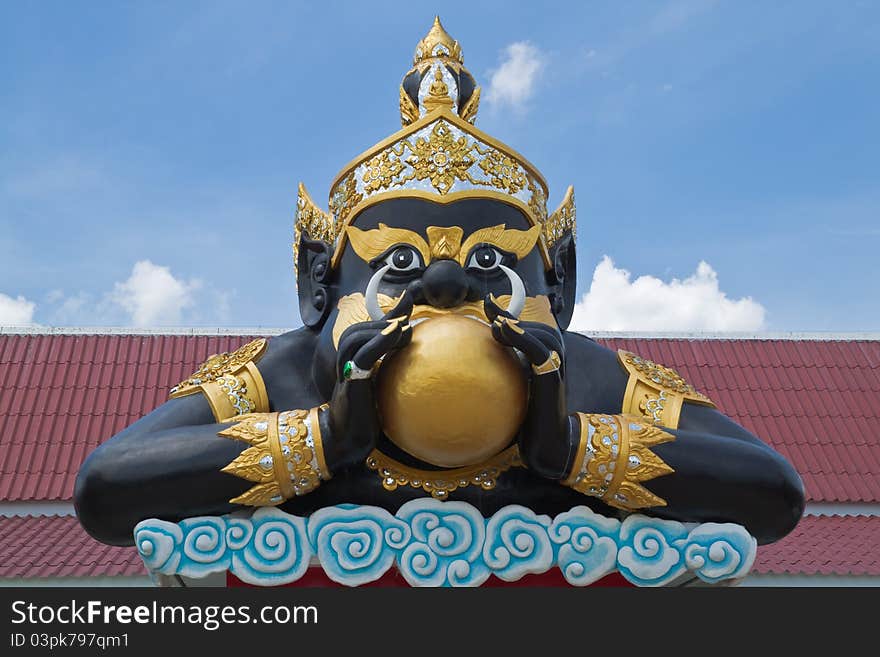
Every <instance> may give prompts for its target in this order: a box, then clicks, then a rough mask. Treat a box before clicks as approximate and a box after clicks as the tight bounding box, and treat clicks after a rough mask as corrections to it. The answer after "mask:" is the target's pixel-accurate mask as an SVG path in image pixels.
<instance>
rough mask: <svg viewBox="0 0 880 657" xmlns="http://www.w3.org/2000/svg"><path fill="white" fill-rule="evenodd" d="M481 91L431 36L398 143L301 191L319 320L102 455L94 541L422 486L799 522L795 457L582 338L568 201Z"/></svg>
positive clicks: (373, 501)
mask: <svg viewBox="0 0 880 657" xmlns="http://www.w3.org/2000/svg"><path fill="white" fill-rule="evenodd" d="M479 91H480V90H479V87H477V86H476V84H475V83H474V81H473V78H472V77H471V76H470V74H469V73H468V72H467V70H466V69H465V68H464V67H463V65H462V60H461V53H460V49H459V47H458V43H457V42H455V41H453V40H452V39H451V38H450V37H449V36H448V35H447V34H446V33H445V31H443V29H442V27H440V25H439V22H437V23H435V26H434V27H433V28H432V30H431V32H430V33H429V34H428V36H427V37H426V38H425V39H424V40H423V41H422V42H420V44H419V49H418V50H417V53H416V60H415V65H414V67H413V69H412V70H411V71H410V72H409V73H408V74H407V76H406V77H405V78H404V83H403V84H402V85H401V92H400V94H401V95H400V101H401V102H400V106H401V116H402V120H403V123H404V128H403V130H401V131H400V132H398V133H396V134H395V135H393V136H392V137H390V138H389V139H387V140H385V141H384V142H382V143H380V144H378V145H377V146H376V147H374V148H373V149H371V150H370V151H368V152H367V153H365V154H364V155H362V156H361V157H359V158H358V159H357V160H356V161H355V162H354V163H352V164H351V165H350V166H348V167H347V168H346V169H344V170H343V172H342V173H341V174H340V176H339V177H338V178H337V180H336V181H335V182H334V184H333V186H332V192H331V204H330V205H331V213H325V212H323V211H321V210H320V209H318V208H317V207H316V206H315V204H314V203H313V202H312V201H311V199H310V198H309V196H308V194H307V193H306V192H305V190H304V189H303V188H300V197H299V207H298V213H297V236H296V242H295V245H294V247H295V248H294V250H295V259H296V265H297V283H298V287H299V305H300V313H301V316H302V319H303V322H304V324H305V326H304V327H302V328H300V329H297V330H294V331H291V332H289V333H286V334H284V335H281V336H278V337H275V338H272V339H270V340H268V341H266V340H257V341H255V342H252V343H250V344H248V345H244V346H243V347H242V348H241V349H240V350H238V351H237V352H235V353H233V354H223V355H220V356H216V357H212V359H210V360H209V361H208V362H207V363H206V364H205V365H204V366H203V367H202V368H201V369H200V370H199V372H197V373H196V374H194V375H193V377H191V378H190V379H188V380H187V381H184V382H183V383H182V384H181V385H180V386H178V388H176V389H175V390H174V391H173V392H172V398H171V399H170V400H169V401H168V402H166V403H165V404H163V405H162V406H161V407H159V408H158V409H156V410H155V411H153V412H152V413H150V414H148V415H147V416H146V417H144V418H142V419H141V420H139V421H137V422H136V423H134V424H132V425H131V426H129V427H127V428H126V429H124V430H123V431H121V432H120V433H119V434H117V435H116V436H114V437H113V438H112V439H110V440H109V441H107V442H106V443H105V444H103V445H101V446H100V447H99V448H98V449H97V450H95V452H94V453H93V454H92V455H91V456H90V457H89V458H88V460H87V461H86V462H85V463H84V464H83V466H82V469H81V471H80V473H79V477H78V479H77V485H76V491H75V504H76V510H77V515H78V516H79V519H80V521H81V523H82V524H83V526H84V527H85V528H86V530H87V531H88V532H89V533H90V534H91V535H92V536H94V537H95V538H97V539H98V540H100V541H103V542H105V543H111V544H116V545H130V544H131V543H132V540H133V537H132V530H133V528H134V526H135V524H136V523H138V522H139V521H140V520H143V519H146V518H161V519H165V520H179V519H182V518H185V517H189V516H197V515H217V514H224V513H228V512H231V511H234V510H236V509H241V508H242V505H246V506H262V505H280V508H281V509H283V510H285V511H288V512H290V513H293V514H297V515H308V514H309V513H311V512H313V511H314V510H316V509H319V508H322V507H326V506H330V505H335V504H340V503H358V504H368V505H374V506H379V507H384V508H386V509H388V510H389V511H391V512H394V511H395V510H396V509H397V508H398V507H399V506H400V505H401V504H403V503H404V502H406V501H408V500H411V499H414V498H417V497H423V496H426V495H433V496H434V497H436V498H438V499H442V500H445V499H449V500H462V501H466V502H469V503H470V504H472V505H474V506H475V507H477V508H478V509H479V510H480V511H481V512H483V514H484V515H486V516H487V517H488V515H489V514H491V513H493V512H494V511H495V510H497V509H498V508H500V507H502V506H504V505H508V504H522V505H524V506H527V507H529V508H530V509H532V510H534V511H535V512H536V513H546V514H556V513H559V512H562V511H565V510H567V509H569V508H571V507H573V506H576V505H579V504H586V505H588V506H590V507H591V508H593V509H594V510H595V511H597V512H599V513H602V514H605V515H610V516H615V517H616V516H617V515H618V514H619V513H628V512H631V511H636V510H637V511H638V512H640V513H644V514H647V515H652V516H656V517H659V518H667V519H674V520H680V521H690V522H706V521H717V522H734V523H738V524H741V525H743V526H744V527H746V529H747V530H748V531H749V532H750V533H751V534H752V535H753V536H754V537H756V539H757V540H758V542H759V543H767V542H771V541H775V540H778V539H779V538H781V537H782V536H784V535H785V534H786V533H788V532H789V531H791V530H792V528H793V527H794V526H795V524H796V523H797V522H798V520H799V519H800V517H801V514H802V512H803V508H804V492H803V487H802V484H801V481H800V479H799V477H798V475H797V473H796V472H795V471H794V469H793V468H792V466H791V465H790V464H789V463H788V462H787V461H786V460H785V459H784V458H783V457H781V456H780V455H779V454H778V453H777V452H775V451H774V450H773V449H771V448H770V447H769V446H768V445H767V444H765V443H764V442H762V441H761V440H760V439H759V438H757V437H756V436H754V435H752V434H751V433H749V432H748V431H746V430H745V429H744V428H742V427H741V426H739V425H738V424H736V423H735V422H733V421H732V420H731V419H729V418H728V417H726V416H724V415H723V414H721V413H720V412H718V411H717V410H716V409H715V408H714V406H713V405H712V403H711V401H709V400H708V399H706V398H705V397H703V396H702V395H701V394H700V393H698V392H697V391H696V390H694V389H693V388H692V387H691V386H689V385H688V384H687V383H686V382H684V381H683V380H682V379H681V377H679V376H678V375H677V374H676V373H675V372H674V371H672V370H669V369H667V368H664V367H662V366H659V365H656V364H654V363H651V362H650V361H646V360H643V359H640V358H639V357H638V356H636V355H634V354H629V353H626V352H620V353H615V352H613V351H611V350H609V349H606V348H604V347H602V346H600V345H598V344H597V343H596V342H594V341H593V340H591V339H589V338H588V337H585V336H583V335H580V334H577V333H571V332H568V331H566V328H567V326H568V323H569V320H570V318H571V314H572V310H573V305H574V302H575V281H576V259H575V246H574V199H573V195H572V194H571V191H569V193H568V194H567V195H566V198H565V201H564V202H563V204H562V205H561V206H560V208H559V209H558V210H557V211H556V212H554V213H552V214H550V215H549V216H548V214H547V211H546V207H545V203H546V201H545V199H546V185H545V184H544V182H543V179H542V178H541V177H540V174H538V173H537V171H535V170H534V168H533V167H532V165H530V164H529V163H528V162H527V161H526V160H524V159H523V158H522V157H521V156H519V155H518V154H517V153H515V152H514V151H512V150H511V149H509V148H508V147H506V146H504V145H503V144H500V143H499V142H497V141H495V140H493V139H492V138H491V137H488V135H485V134H483V133H481V132H480V131H478V130H477V129H476V128H474V127H473V125H472V122H473V120H474V118H475V116H476V111H477V105H478V101H479ZM233 416H235V417H233Z"/></svg>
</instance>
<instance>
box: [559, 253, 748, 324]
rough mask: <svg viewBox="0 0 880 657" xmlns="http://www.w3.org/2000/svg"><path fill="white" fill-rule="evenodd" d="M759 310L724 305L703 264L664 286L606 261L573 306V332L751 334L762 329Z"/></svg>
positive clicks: (714, 277)
mask: <svg viewBox="0 0 880 657" xmlns="http://www.w3.org/2000/svg"><path fill="white" fill-rule="evenodd" d="M764 315H765V310H764V307H763V306H762V305H761V304H760V303H758V302H756V301H754V300H753V299H752V298H751V297H744V298H742V299H729V298H728V297H727V295H726V294H725V293H724V292H722V291H721V289H720V288H719V286H718V274H717V273H716V272H715V270H714V269H712V267H711V266H710V265H709V264H708V263H706V262H702V261H701V262H700V264H699V265H697V270H696V271H695V272H694V273H693V274H692V275H691V276H689V277H687V278H685V279H684V280H679V279H677V278H673V279H672V280H671V281H669V282H668V283H666V282H664V281H662V280H660V279H659V278H655V277H654V276H639V277H638V278H636V279H635V280H631V274H630V272H628V271H627V270H625V269H618V268H617V267H615V266H614V262H613V261H612V260H611V258H609V257H608V256H605V257H603V258H602V261H601V262H600V263H599V264H598V265H597V266H596V270H595V271H594V272H593V282H592V283H591V285H590V291H589V292H587V293H586V294H585V295H584V296H583V297H582V298H581V300H580V302H579V303H578V304H577V305H576V306H575V309H574V315H573V317H572V320H571V326H570V328H571V329H572V330H575V331H756V330H759V329H761V328H763V327H764Z"/></svg>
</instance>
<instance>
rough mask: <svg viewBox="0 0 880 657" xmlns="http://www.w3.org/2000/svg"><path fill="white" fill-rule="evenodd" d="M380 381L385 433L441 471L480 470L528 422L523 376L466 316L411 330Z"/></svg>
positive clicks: (509, 353) (511, 357) (486, 330)
mask: <svg viewBox="0 0 880 657" xmlns="http://www.w3.org/2000/svg"><path fill="white" fill-rule="evenodd" d="M412 332H413V335H412V342H411V343H410V344H409V346H407V347H406V348H405V349H402V350H401V351H399V352H396V353H394V354H391V355H390V356H389V357H388V358H386V359H385V360H384V361H383V363H382V365H381V367H380V368H379V372H378V378H377V390H378V403H379V415H380V417H381V421H382V428H383V430H384V431H385V435H387V436H388V438H389V439H390V440H391V441H392V442H393V443H394V444H396V445H397V446H398V447H400V448H401V449H403V450H404V451H406V452H408V453H409V454H412V455H413V456H415V457H416V458H418V459H420V460H422V461H425V462H426V463H431V464H433V465H436V466H440V467H446V468H455V467H460V466H465V465H475V464H478V463H481V462H482V461H485V460H486V459H488V458H489V457H491V456H494V455H495V454H497V453H499V452H500V451H502V450H503V449H504V448H505V447H507V446H508V445H509V444H510V442H511V440H512V439H513V437H514V436H515V435H516V433H517V431H518V430H519V427H520V425H521V424H522V422H523V419H524V418H525V412H526V401H527V396H528V389H527V379H526V373H525V371H524V369H523V367H522V365H520V362H519V360H518V359H517V357H516V355H515V354H514V352H513V350H511V349H510V348H508V347H505V346H504V345H502V344H500V343H499V342H497V341H496V340H495V338H493V337H492V329H491V328H490V327H489V326H487V325H486V324H484V323H482V322H480V321H477V320H475V319H472V318H470V317H464V316H461V315H452V314H450V315H443V316H440V317H433V318H431V319H428V320H425V321H423V322H420V323H418V324H416V325H415V326H413V328H412Z"/></svg>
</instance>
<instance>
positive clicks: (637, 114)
mask: <svg viewBox="0 0 880 657" xmlns="http://www.w3.org/2000/svg"><path fill="white" fill-rule="evenodd" d="M437 12H439V13H440V14H441V18H442V19H443V22H444V25H445V26H446V28H447V29H448V31H449V32H450V33H451V34H452V35H453V36H454V37H455V38H457V39H458V40H459V42H460V43H461V45H462V48H463V52H464V57H465V64H466V66H467V67H468V68H469V70H470V71H471V72H472V73H473V74H474V76H475V77H476V78H477V81H478V82H479V83H481V84H483V85H484V91H490V92H493V93H491V94H490V96H491V98H495V102H491V98H489V99H487V100H486V101H484V103H483V107H482V108H481V111H480V116H479V118H478V120H477V125H478V126H479V127H481V128H482V129H483V130H485V131H487V132H489V133H490V134H492V135H494V136H496V137H498V138H499V139H501V140H502V141H504V142H506V143H508V144H510V145H512V146H513V147H514V148H516V149H517V150H519V151H520V152H522V153H523V154H524V155H526V157H528V158H529V159H530V160H531V161H532V162H533V163H535V164H536V165H537V166H538V167H539V168H540V169H541V170H542V172H543V173H544V175H545V177H546V178H547V180H548V181H549V183H550V186H551V205H553V206H555V204H556V203H558V201H559V200H560V199H561V196H562V194H563V193H564V191H565V188H566V186H567V185H568V184H573V185H574V186H575V190H576V194H577V202H578V217H579V222H578V223H579V233H578V237H579V241H578V257H579V289H580V293H581V295H584V298H583V299H582V303H581V306H580V308H579V314H578V315H577V316H578V317H579V318H580V319H579V320H578V321H579V327H582V328H587V329H589V328H594V329H616V330H640V329H648V330H651V329H654V330H664V329H691V328H693V329H713V330H725V329H727V330H774V331H808V330H817V331H822V330H835V331H860V330H875V331H876V330H880V304H878V294H877V289H878V284H880V257H878V253H880V185H878V181H880V156H878V147H880V121H878V117H880V84H878V82H880V79H878V70H880V66H878V64H880V5H877V4H876V3H872V2H855V1H853V2H844V3H838V2H777V3H758V2H732V1H731V2H724V1H718V2H709V1H697V0H682V1H680V2H668V3H659V2H621V3H617V2H577V3H574V2H573V3H535V2H532V3H521V4H520V3H511V2H481V3H474V2H444V3H419V2H412V3H404V4H401V3H399V2H379V1H374V2H370V3H353V2H352V3H338V2H323V3H296V2H266V1H258V2H219V1H215V2H205V3H196V2H150V3H146V2H142V3H131V2H112V3H111V2H106V3H104V2H79V3H68V2H40V3H3V4H2V5H0V226H2V231H0V254H2V259H0V324H2V323H7V324H8V323H22V322H30V323H38V324H43V325H139V324H147V325H168V324H175V325H189V326H249V327H250V326H272V327H285V326H295V325H297V324H298V323H299V318H298V314H297V310H296V302H295V295H296V288H295V283H294V280H293V267H292V262H291V257H290V241H291V238H292V218H293V209H294V204H295V200H296V185H297V182H298V181H300V180H302V181H303V182H305V184H306V185H307V187H308V188H309V190H310V191H311V193H312V195H313V197H315V198H316V199H321V200H324V199H326V195H327V188H328V185H329V183H330V181H331V179H332V177H333V176H334V174H335V173H336V172H337V170H338V169H339V168H341V167H342V166H343V165H344V164H345V163H347V162H348V161H349V160H350V159H351V157H353V156H354V155H356V154H357V153H359V152H361V151H362V150H364V149H365V148H367V147H369V146H371V145H372V144H373V143H375V142H376V141H378V140H380V139H381V138H383V137H385V136H387V135H388V134H390V133H391V132H393V131H395V130H396V129H397V128H398V127H399V119H398V113H397V93H398V89H397V88H398V84H399V82H400V79H401V77H402V75H403V74H404V73H405V71H406V70H407V68H408V66H409V64H410V62H411V57H412V52H413V50H414V47H415V44H416V42H417V41H418V40H419V39H420V38H421V37H422V36H423V35H424V34H425V32H426V31H427V29H428V27H429V26H430V23H431V20H432V18H433V15H434V13H437ZM523 66H524V67H525V68H521V67H523ZM517 67H520V68H517ZM504 71H506V72H507V73H508V74H513V77H511V75H507V76H505V75H503V74H500V73H499V72H501V73H503V72H504ZM522 71H525V72H524V73H522ZM518 73H522V74H521V75H517V74H518ZM511 79H513V80H514V81H516V80H519V83H520V84H519V86H516V88H513V89H510V88H505V87H504V85H505V84H508V85H509V84H510V82H511ZM493 89H494V91H493ZM606 256H607V257H606ZM138 263H140V264H138ZM700 263H705V265H701V264H700ZM4 313H5V315H4Z"/></svg>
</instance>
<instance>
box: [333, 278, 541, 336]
mask: <svg viewBox="0 0 880 657" xmlns="http://www.w3.org/2000/svg"><path fill="white" fill-rule="evenodd" d="M377 297H378V300H379V307H380V308H381V309H382V312H385V313H387V312H388V311H389V310H391V309H392V308H394V306H395V305H397V302H398V301H399V300H400V297H397V298H394V297H389V296H387V295H385V294H379V295H377ZM495 303H497V304H498V305H499V306H500V307H501V308H506V307H507V304H509V303H510V295H509V294H503V295H501V296H499V297H496V298H495ZM337 308H338V309H339V313H338V314H337V316H336V321H335V322H334V324H333V345H334V346H335V347H339V338H340V337H341V336H342V334H343V332H344V331H345V329H347V328H348V327H349V326H352V325H353V324H359V323H361V322H369V321H371V320H370V314H369V313H368V312H367V304H366V300H365V298H364V295H363V293H361V292H355V293H354V294H349V295H348V296H345V297H342V299H340V300H339V304H338V306H337ZM448 315H462V316H469V317H474V318H477V319H479V320H481V321H483V322H486V323H487V324H488V323H489V318H488V316H487V315H486V310H485V309H484V308H483V302H482V301H471V302H468V303H463V304H461V305H460V306H455V307H454V308H435V307H434V306H430V305H427V304H418V305H416V306H414V307H413V311H412V314H411V315H410V321H415V320H420V319H430V318H432V317H443V316H448ZM519 318H520V319H521V320H523V321H527V322H540V323H542V324H546V325H547V326H552V327H553V328H556V327H557V324H556V318H555V317H554V316H553V312H552V311H551V310H550V300H549V299H548V298H547V297H546V296H544V295H539V296H536V297H526V299H525V304H524V306H523V309H522V312H521V313H520V316H519Z"/></svg>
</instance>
